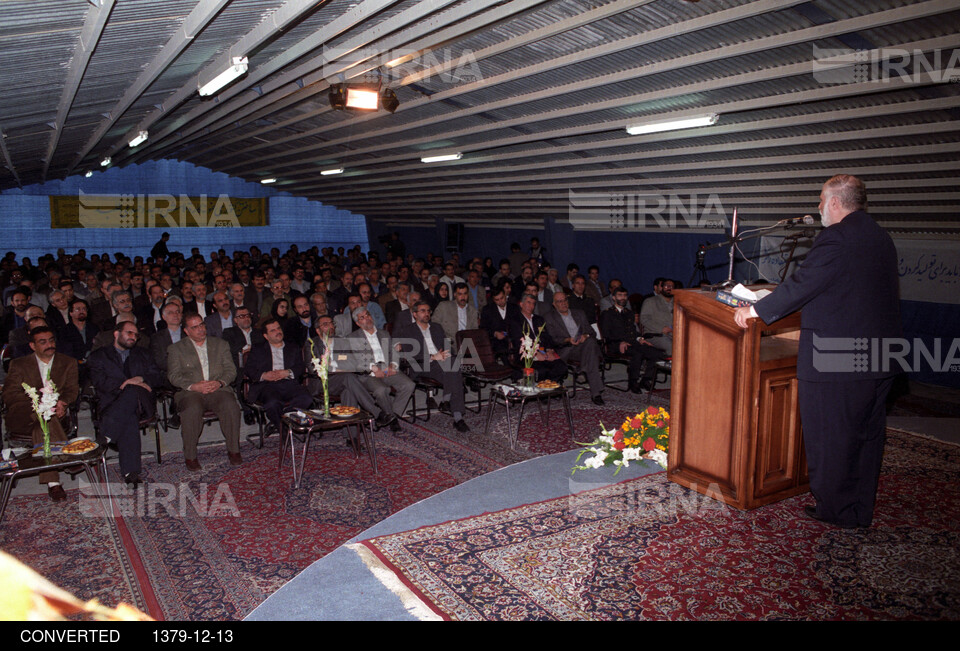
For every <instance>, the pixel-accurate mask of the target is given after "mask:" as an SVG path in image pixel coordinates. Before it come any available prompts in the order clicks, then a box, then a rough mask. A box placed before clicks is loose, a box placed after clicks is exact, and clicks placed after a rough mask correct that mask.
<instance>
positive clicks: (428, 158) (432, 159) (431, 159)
mask: <svg viewBox="0 0 960 651" xmlns="http://www.w3.org/2000/svg"><path fill="white" fill-rule="evenodd" d="M461 158H463V154H461V153H460V152H457V153H456V154H441V155H440V156H423V157H422V158H421V159H420V162H421V163H442V162H443V161H447V160H460V159H461Z"/></svg>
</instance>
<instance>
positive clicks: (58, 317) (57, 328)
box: [47, 305, 67, 337]
mask: <svg viewBox="0 0 960 651" xmlns="http://www.w3.org/2000/svg"><path fill="white" fill-rule="evenodd" d="M47 324H48V325H49V326H50V327H51V328H53V330H54V332H56V333H57V336H58V337H59V336H60V333H61V332H62V331H63V329H64V327H66V325H67V320H66V319H64V318H63V315H62V314H61V313H60V310H58V309H57V308H56V306H55V305H51V306H50V307H48V308H47Z"/></svg>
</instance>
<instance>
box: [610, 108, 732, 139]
mask: <svg viewBox="0 0 960 651" xmlns="http://www.w3.org/2000/svg"><path fill="white" fill-rule="evenodd" d="M719 119H720V116H719V115H718V114H716V113H711V114H710V115H701V116H698V117H694V118H683V119H680V120H661V121H660V122H648V123H646V124H635V125H633V126H630V127H627V133H629V134H630V135H631V136H639V135H642V134H645V133H658V132H660V131H674V130H676V129H692V128H694V127H708V126H710V125H712V124H716V123H717V120H719Z"/></svg>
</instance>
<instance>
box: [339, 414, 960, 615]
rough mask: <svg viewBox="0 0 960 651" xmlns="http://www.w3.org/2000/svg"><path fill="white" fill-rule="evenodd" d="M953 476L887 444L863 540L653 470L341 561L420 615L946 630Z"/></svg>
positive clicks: (894, 439) (916, 453) (904, 442)
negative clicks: (722, 498)
mask: <svg viewBox="0 0 960 651" xmlns="http://www.w3.org/2000/svg"><path fill="white" fill-rule="evenodd" d="M958 478H960V449H958V448H957V447H956V446H951V445H947V444H944V443H941V442H937V441H930V440H925V439H921V438H918V437H915V436H909V435H905V434H902V433H899V432H891V433H890V436H889V440H888V444H887V449H886V456H885V458H884V469H883V476H882V478H881V485H880V493H879V498H878V505H877V517H876V519H875V522H874V525H873V526H872V527H871V528H870V529H867V530H855V531H845V530H838V529H835V528H832V527H828V526H826V525H823V524H821V523H819V522H816V521H814V520H810V519H806V518H804V517H803V516H801V515H799V514H800V512H801V511H802V507H803V506H804V505H805V504H808V503H810V497H809V496H802V497H798V498H794V499H791V500H787V501H784V502H780V503H777V504H774V505H771V506H768V507H765V508H761V509H757V510H755V511H750V512H741V511H736V510H734V509H730V508H727V507H725V506H723V505H722V504H721V503H719V502H715V501H713V500H711V499H708V498H704V497H702V496H700V495H699V494H697V493H693V492H691V491H688V490H686V489H684V488H681V487H680V486H677V485H676V484H672V483H669V482H667V480H666V475H665V473H659V474H656V475H650V476H646V477H642V478H640V479H636V480H631V481H627V482H624V483H620V484H616V485H614V486H609V487H606V488H601V489H597V490H593V491H585V492H583V493H579V494H577V495H575V496H572V497H569V498H562V499H556V500H550V501H546V502H541V503H538V504H530V505H525V506H522V507H518V508H514V509H508V510H505V511H501V512H498V513H487V514H484V515H481V516H477V517H471V518H467V519H464V520H458V521H454V522H449V523H445V524H441V525H436V526H431V527H425V528H422V529H417V530H414V531H409V532H405V533H399V534H395V535H389V536H384V537H381V538H375V539H372V540H367V541H364V542H362V543H360V544H358V545H355V546H354V548H355V549H357V550H358V551H359V552H360V553H361V555H362V556H363V557H364V559H365V560H366V561H367V562H368V564H369V565H371V568H372V569H374V572H375V573H377V574H378V576H380V577H381V580H382V581H384V583H385V584H386V585H388V586H389V587H390V588H391V589H393V590H394V591H395V592H396V593H397V594H399V595H400V596H401V597H402V598H403V599H404V600H405V602H406V604H407V606H408V608H410V609H411V610H413V611H415V612H417V613H419V614H420V615H421V616H422V617H423V618H443V619H465V620H528V619H548V620H553V619H556V620H569V619H585V620H615V619H636V620H655V619H669V620H683V619H697V620H710V619H738V620H767V619H797V620H831V619H837V620H839V619H856V620H870V619H924V620H926V619H960V525H958V522H960V488H958V481H957V480H958ZM931 496H933V499H931Z"/></svg>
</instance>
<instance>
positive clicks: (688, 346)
mask: <svg viewBox="0 0 960 651" xmlns="http://www.w3.org/2000/svg"><path fill="white" fill-rule="evenodd" d="M714 296H715V292H702V291H700V290H679V291H677V292H675V294H674V315H673V377H672V381H671V401H670V421H671V422H670V450H669V465H668V470H667V477H668V478H669V479H670V480H672V481H674V482H676V483H678V484H681V485H682V486H686V487H687V488H691V489H694V490H696V491H699V492H700V493H703V494H705V495H709V496H711V497H714V498H717V499H721V496H722V499H723V500H724V501H725V502H726V503H727V504H729V505H730V506H734V507H736V508H738V509H753V508H756V507H758V506H763V505H765V504H770V503H771V502H776V501H779V500H782V499H786V498H787V497H792V496H794V495H799V494H800V493H805V492H806V491H807V490H809V480H808V477H807V464H806V458H805V456H804V453H803V438H802V436H801V430H800V417H799V412H798V410H797V348H798V342H797V337H798V336H799V328H800V314H799V313H796V314H792V315H790V316H788V317H785V318H783V319H781V320H780V321H777V322H776V323H773V324H771V325H769V326H767V325H765V324H764V323H763V321H761V320H760V319H751V321H750V326H749V327H748V328H747V329H742V328H740V327H739V326H737V324H736V323H734V321H733V311H734V310H733V308H732V307H729V306H727V305H724V304H723V303H720V302H719V301H717V300H716V299H715V298H714Z"/></svg>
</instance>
